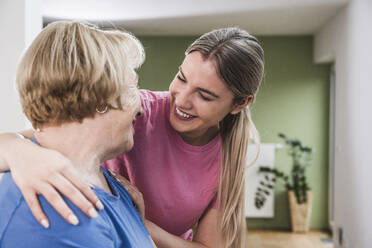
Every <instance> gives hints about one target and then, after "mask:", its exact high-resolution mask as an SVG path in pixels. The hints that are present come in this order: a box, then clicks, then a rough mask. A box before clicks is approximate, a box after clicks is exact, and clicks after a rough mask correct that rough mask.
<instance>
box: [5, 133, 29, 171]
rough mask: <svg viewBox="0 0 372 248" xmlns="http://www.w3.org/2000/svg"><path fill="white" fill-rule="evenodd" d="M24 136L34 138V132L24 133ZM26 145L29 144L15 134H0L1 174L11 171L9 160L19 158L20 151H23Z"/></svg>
mask: <svg viewBox="0 0 372 248" xmlns="http://www.w3.org/2000/svg"><path fill="white" fill-rule="evenodd" d="M22 135H25V136H26V137H29V136H30V135H31V136H32V131H23V132H22ZM25 143H29V142H28V141H27V140H24V139H22V138H20V137H18V136H17V135H16V134H15V133H3V134H0V172H4V171H7V170H10V166H9V163H8V162H9V158H10V157H11V156H17V153H18V152H19V151H23V149H24V147H25V146H23V144H25Z"/></svg>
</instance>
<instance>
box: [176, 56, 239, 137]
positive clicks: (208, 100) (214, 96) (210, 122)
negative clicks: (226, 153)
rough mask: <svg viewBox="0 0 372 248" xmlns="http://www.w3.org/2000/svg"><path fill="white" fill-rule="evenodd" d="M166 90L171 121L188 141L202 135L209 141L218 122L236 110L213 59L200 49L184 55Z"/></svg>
mask: <svg viewBox="0 0 372 248" xmlns="http://www.w3.org/2000/svg"><path fill="white" fill-rule="evenodd" d="M169 91H170V118H169V119H170V123H171V125H172V127H173V128H174V129H175V130H176V131H177V132H178V133H179V134H180V135H181V137H182V138H183V139H184V140H185V141H186V142H188V143H193V142H192V141H193V140H195V139H201V138H203V137H205V139H204V140H210V138H212V137H214V136H215V135H216V134H217V132H218V123H219V122H220V121H221V120H222V119H223V118H224V117H225V116H226V115H227V114H228V113H235V111H236V110H237V109H236V107H234V106H233V93H232V92H231V91H230V90H229V89H228V88H227V86H226V84H225V83H224V82H223V81H222V80H221V79H220V78H219V76H218V74H217V71H216V68H215V64H214V62H213V61H212V60H210V59H207V60H206V59H204V58H203V56H202V54H201V53H200V52H192V53H190V54H188V55H186V57H185V60H184V61H183V63H182V65H181V66H180V68H179V71H178V73H177V74H176V76H175V78H174V79H173V81H172V83H171V85H170V86H169ZM208 136H211V137H208ZM202 143H205V142H202Z"/></svg>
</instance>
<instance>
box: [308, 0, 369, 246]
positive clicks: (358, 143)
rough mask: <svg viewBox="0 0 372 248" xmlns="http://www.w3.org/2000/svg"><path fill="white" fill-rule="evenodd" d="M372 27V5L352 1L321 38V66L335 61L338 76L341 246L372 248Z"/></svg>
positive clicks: (317, 40) (316, 55)
mask: <svg viewBox="0 0 372 248" xmlns="http://www.w3.org/2000/svg"><path fill="white" fill-rule="evenodd" d="M371 24H372V1H371V0H352V1H351V2H350V3H349V5H348V6H347V7H346V8H345V9H343V10H342V11H341V12H340V13H338V14H337V15H336V16H335V17H334V18H333V19H331V20H330V21H329V22H328V23H327V24H326V25H325V26H324V27H323V28H322V29H321V30H320V31H319V32H318V33H317V34H316V35H315V43H314V46H315V47H314V58H315V62H318V63H323V62H332V61H334V62H335V71H336V85H335V86H336V87H335V103H336V104H335V105H336V107H335V108H336V109H335V127H334V128H335V147H334V149H335V158H334V161H335V175H334V176H335V182H334V183H335V196H334V197H335V198H334V199H335V209H334V218H335V229H334V231H335V235H334V241H335V243H336V247H349V248H369V247H372V228H371V224H372V194H371V193H369V192H370V190H371V189H372V179H371V176H372V146H371V143H372V110H371V108H372V27H371ZM338 228H342V229H343V241H344V242H343V243H344V244H343V246H341V245H339V244H338V238H339V237H338Z"/></svg>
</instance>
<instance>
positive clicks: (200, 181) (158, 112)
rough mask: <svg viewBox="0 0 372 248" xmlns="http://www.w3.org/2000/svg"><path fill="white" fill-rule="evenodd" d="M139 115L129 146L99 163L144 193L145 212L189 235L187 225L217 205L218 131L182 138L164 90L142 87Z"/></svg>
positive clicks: (169, 228) (173, 230)
mask: <svg viewBox="0 0 372 248" xmlns="http://www.w3.org/2000/svg"><path fill="white" fill-rule="evenodd" d="M141 100H142V106H143V109H144V115H143V116H142V117H140V118H138V119H137V120H136V123H135V135H134V147H133V149H132V150H131V151H130V152H128V153H125V154H122V155H120V156H118V157H117V158H115V159H112V160H109V161H107V162H106V163H105V164H104V166H105V168H107V169H111V170H114V171H116V172H118V173H120V174H121V175H123V176H125V177H126V178H128V179H129V180H130V182H131V183H132V184H134V185H135V186H136V187H137V188H138V189H139V190H140V191H141V192H142V194H143V197H144V201H145V207H146V218H147V219H148V220H150V221H152V222H154V223H155V224H157V225H158V226H160V227H161V228H163V229H165V230H166V231H168V232H170V233H172V234H174V235H177V236H182V237H183V238H185V239H189V240H190V239H191V234H192V233H191V231H190V229H191V228H192V227H193V226H194V225H195V224H196V223H197V222H198V220H199V219H200V217H201V216H202V214H203V213H204V212H205V210H206V209H208V208H209V207H214V208H216V192H217V188H218V172H219V168H220V162H221V137H220V135H218V136H216V137H215V138H214V139H213V140H212V141H210V142H209V143H208V144H207V145H204V146H192V145H189V144H187V143H185V142H184V141H183V140H182V138H181V137H180V136H179V135H178V133H177V132H176V131H175V130H174V129H173V128H172V127H171V126H170V123H169V108H170V105H169V92H151V91H144V90H142V91H141Z"/></svg>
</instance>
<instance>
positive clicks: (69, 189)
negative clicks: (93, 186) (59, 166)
mask: <svg viewBox="0 0 372 248" xmlns="http://www.w3.org/2000/svg"><path fill="white" fill-rule="evenodd" d="M51 183H52V184H53V186H54V187H55V188H56V189H58V191H59V192H60V193H62V194H63V195H65V196H66V197H67V198H68V199H69V200H70V201H71V202H72V203H73V204H74V205H75V206H77V207H78V208H80V209H81V211H82V212H84V213H85V214H86V215H87V216H88V217H91V218H96V217H97V216H98V213H97V211H96V209H95V207H94V206H93V204H92V203H91V202H90V201H88V200H87V199H86V198H85V196H84V195H83V193H81V192H80V190H79V189H77V188H76V187H75V185H74V184H72V183H71V182H70V181H69V180H67V179H66V178H65V177H63V176H62V175H60V174H58V175H56V176H54V178H53V179H52V180H51ZM87 187H88V188H89V186H87ZM85 190H86V189H85ZM89 190H90V188H89ZM97 199H98V198H97ZM61 211H62V209H61ZM66 214H67V212H63V214H62V216H68V215H66Z"/></svg>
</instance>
